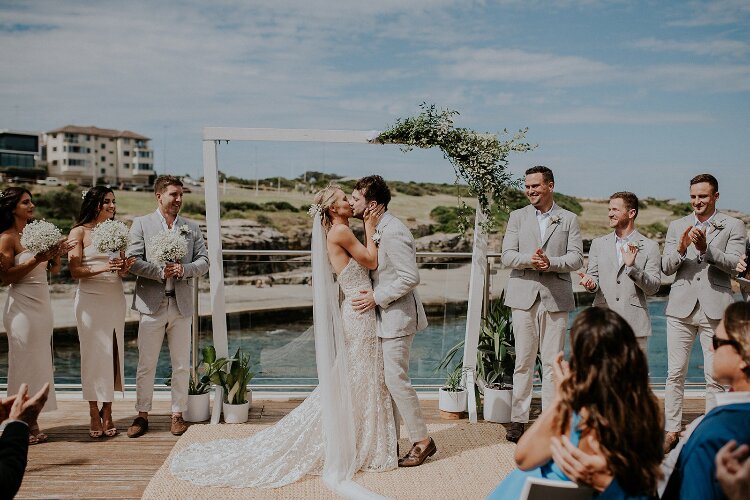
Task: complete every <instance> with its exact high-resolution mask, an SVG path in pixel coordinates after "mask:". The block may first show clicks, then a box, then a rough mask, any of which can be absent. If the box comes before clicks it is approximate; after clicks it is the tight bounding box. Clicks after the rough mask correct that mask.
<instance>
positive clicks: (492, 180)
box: [373, 103, 536, 233]
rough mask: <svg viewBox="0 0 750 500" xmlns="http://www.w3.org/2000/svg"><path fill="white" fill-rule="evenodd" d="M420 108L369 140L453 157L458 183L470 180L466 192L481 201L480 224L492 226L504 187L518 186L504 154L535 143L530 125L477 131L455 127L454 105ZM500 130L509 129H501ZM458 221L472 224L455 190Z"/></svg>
mask: <svg viewBox="0 0 750 500" xmlns="http://www.w3.org/2000/svg"><path fill="white" fill-rule="evenodd" d="M420 108H421V109H422V111H421V112H420V113H419V114H418V115H417V116H413V117H409V118H404V119H398V120H396V123H395V124H394V125H393V126H392V127H390V128H389V129H388V130H386V131H384V132H383V133H381V134H380V135H378V137H377V138H375V139H374V141H373V142H377V143H382V144H400V145H401V149H402V150H403V151H404V152H407V151H411V150H412V149H413V148H415V147H417V148H423V149H429V148H433V147H438V148H440V150H441V151H442V152H443V156H444V157H445V158H446V159H447V160H448V161H449V162H450V163H451V165H452V166H453V170H454V172H455V174H456V184H458V183H459V181H460V180H461V179H462V180H463V181H464V182H466V184H467V185H468V189H469V194H470V195H471V196H476V198H477V199H478V201H479V207H480V209H481V210H482V212H483V213H485V214H487V216H488V217H487V218H486V220H485V223H484V225H483V229H484V230H485V231H487V232H489V231H490V230H491V229H492V228H493V227H494V226H495V218H494V217H491V211H492V206H493V205H495V206H499V207H501V208H502V209H507V204H508V203H507V202H508V193H509V191H510V190H513V189H514V188H516V187H517V181H516V180H514V179H513V177H512V175H511V173H510V172H509V171H508V155H509V154H510V153H511V152H517V153H523V152H526V151H530V150H532V149H534V148H535V147H536V146H535V145H532V144H529V143H527V142H525V138H526V132H527V130H528V129H523V130H519V131H518V132H517V133H516V134H515V135H513V136H512V137H511V138H509V139H502V138H501V137H500V136H499V135H498V134H490V133H484V134H483V133H479V132H476V131H474V130H471V129H468V128H463V127H454V125H453V117H454V116H456V115H458V114H459V113H458V111H454V110H450V109H443V110H439V109H437V107H436V106H435V105H434V104H429V105H428V104H427V103H422V104H421V105H420ZM502 135H503V136H507V135H508V131H507V130H503V133H502ZM458 202H459V207H458V221H459V223H458V226H459V229H460V231H461V232H462V233H464V232H466V230H467V229H468V228H469V227H470V226H469V224H470V221H469V218H470V216H473V214H474V211H473V209H471V208H470V207H469V206H468V205H467V204H466V202H465V201H463V199H462V198H461V195H460V193H459V194H458Z"/></svg>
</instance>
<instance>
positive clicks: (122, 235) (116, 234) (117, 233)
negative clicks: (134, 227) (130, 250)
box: [91, 220, 130, 254]
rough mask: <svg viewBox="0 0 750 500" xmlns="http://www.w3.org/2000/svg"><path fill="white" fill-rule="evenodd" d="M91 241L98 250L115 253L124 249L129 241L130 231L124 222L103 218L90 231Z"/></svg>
mask: <svg viewBox="0 0 750 500" xmlns="http://www.w3.org/2000/svg"><path fill="white" fill-rule="evenodd" d="M91 243H92V244H93V245H94V248H96V249H97V250H98V251H100V252H103V253H115V252H117V253H118V254H119V252H120V251H121V250H125V249H126V248H127V247H128V243H130V231H128V226H126V225H125V223H124V222H121V221H119V220H105V221H104V222H100V223H99V224H97V225H96V227H95V228H94V230H93V231H91Z"/></svg>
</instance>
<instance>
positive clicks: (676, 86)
mask: <svg viewBox="0 0 750 500" xmlns="http://www.w3.org/2000/svg"><path fill="white" fill-rule="evenodd" d="M636 76H637V79H638V81H639V82H640V83H642V84H643V83H648V82H651V83H652V84H656V85H658V86H659V87H661V88H663V89H667V90H679V91H695V90H699V91H704V92H712V93H713V92H748V91H750V65H747V64H664V65H661V66H650V67H647V68H644V69H643V70H642V71H641V72H639V74H638V75H636Z"/></svg>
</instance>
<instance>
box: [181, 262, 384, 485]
mask: <svg viewBox="0 0 750 500" xmlns="http://www.w3.org/2000/svg"><path fill="white" fill-rule="evenodd" d="M338 283H339V286H340V287H341V290H342V291H343V293H344V296H345V298H344V302H343V304H342V306H341V315H342V318H343V331H344V342H345V345H346V354H347V356H346V362H347V365H348V373H349V377H348V381H349V387H350V394H351V398H350V400H351V406H352V410H353V412H352V413H353V415H352V417H353V423H354V437H355V445H356V460H355V466H356V469H355V470H363V471H371V472H382V471H387V470H391V469H395V468H396V467H397V457H396V428H395V424H394V420H393V410H392V403H391V397H390V394H389V393H388V390H387V389H386V386H385V382H384V379H383V377H384V375H383V355H382V352H381V350H380V345H379V343H378V338H377V334H376V328H377V326H376V320H375V311H374V310H370V311H368V312H367V313H364V314H360V313H358V312H356V311H354V310H353V309H352V306H351V300H352V299H353V298H354V297H356V296H358V295H359V292H360V290H368V289H372V284H371V282H370V277H369V273H368V271H367V269H365V268H364V267H362V266H361V265H359V264H358V263H357V262H356V261H355V260H354V259H350V260H349V263H348V264H347V265H346V267H345V268H344V269H343V270H342V271H341V274H340V275H339V277H338ZM323 428H324V424H323V419H322V406H321V387H318V388H316V389H315V390H314V391H313V392H312V394H310V396H309V397H308V398H307V399H306V400H305V401H304V402H303V403H302V404H300V405H299V406H298V407H297V408H296V409H294V410H293V411H292V412H291V413H289V414H288V415H287V416H286V417H284V418H283V419H282V420H280V421H279V422H278V423H277V424H276V425H274V426H272V427H270V428H268V429H264V430H262V431H260V432H258V433H257V434H255V435H253V436H251V437H249V438H246V439H241V440H230V439H221V440H217V441H211V442H208V443H198V444H193V445H191V446H189V447H188V448H186V449H185V450H183V451H181V452H180V453H178V454H177V455H176V456H175V457H174V459H173V460H172V464H171V466H170V469H171V471H172V474H173V475H175V476H176V477H179V478H181V479H185V480H188V481H192V482H193V483H195V484H198V485H203V486H207V485H211V486H229V487H236V488H241V487H259V488H276V487H279V486H284V485H286V484H289V483H292V482H294V481H297V480H299V479H300V478H302V477H303V476H304V475H306V474H320V473H321V472H322V470H323V464H324V461H325V453H326V452H325V448H326V444H325V436H324V431H323Z"/></svg>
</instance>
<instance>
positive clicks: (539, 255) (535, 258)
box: [531, 248, 550, 271]
mask: <svg viewBox="0 0 750 500" xmlns="http://www.w3.org/2000/svg"><path fill="white" fill-rule="evenodd" d="M531 265H532V266H534V269H536V270H537V271H547V270H549V266H550V264H549V257H547V255H546V254H545V253H544V250H542V249H541V248H537V249H536V252H534V254H533V255H532V256H531Z"/></svg>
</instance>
